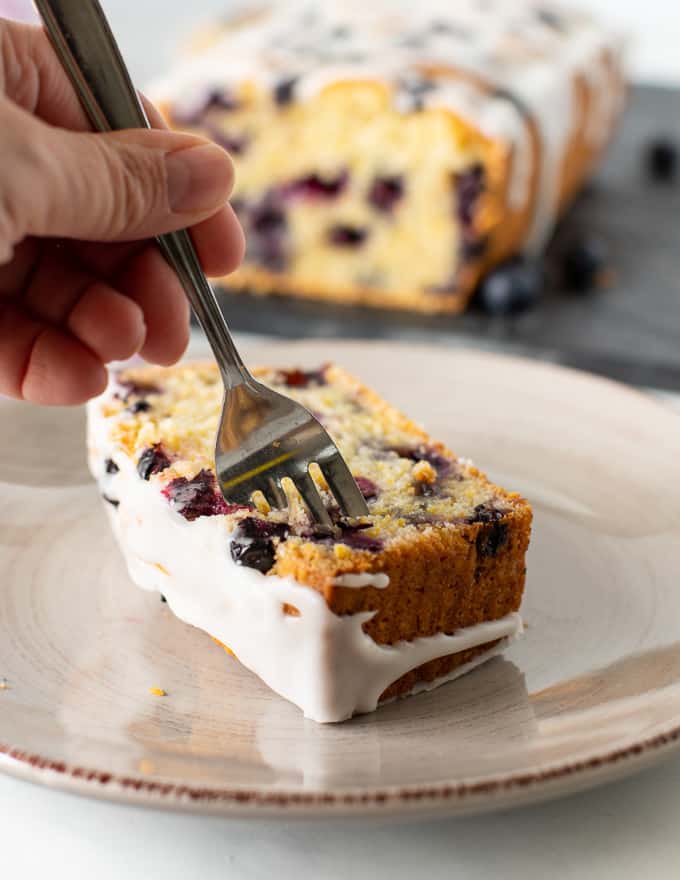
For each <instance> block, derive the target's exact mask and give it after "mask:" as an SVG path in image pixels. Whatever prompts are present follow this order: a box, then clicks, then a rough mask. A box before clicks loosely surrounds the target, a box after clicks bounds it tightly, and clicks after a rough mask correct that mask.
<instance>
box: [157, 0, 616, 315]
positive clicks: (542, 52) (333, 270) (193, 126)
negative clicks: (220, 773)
mask: <svg viewBox="0 0 680 880" xmlns="http://www.w3.org/2000/svg"><path fill="white" fill-rule="evenodd" d="M154 96H155V97H156V99H157V100H158V101H159V103H160V105H161V107H162V108H163V110H164V112H165V114H166V116H167V118H168V120H169V122H170V124H171V125H172V126H175V127H178V128H182V129H190V130H195V131H198V132H200V133H202V134H207V135H208V136H210V137H212V138H213V139H215V140H216V141H218V142H219V143H221V144H222V145H223V146H225V147H226V148H227V149H228V150H229V151H230V153H231V154H232V157H233V159H234V163H235V166H236V189H235V191H234V200H233V205H234V208H235V209H236V211H237V213H238V214H239V216H240V218H241V221H242V224H243V226H244V229H245V231H246V239H247V253H246V259H245V262H244V264H243V266H242V268H241V269H240V270H239V271H238V272H237V273H236V274H235V275H233V276H231V277H230V278H229V279H228V280H227V279H225V284H227V285H228V286H230V287H236V288H239V287H244V288H249V289H250V290H253V291H260V292H279V293H281V292H284V293H291V294H294V295H298V296H308V297H314V298H321V299H330V300H334V301H337V302H343V303H350V302H352V303H356V302H360V303H364V304H370V305H379V306H387V307H395V308H405V309H415V310H420V311H424V312H455V311H459V310H460V309H462V308H463V307H464V306H465V304H466V302H467V301H468V299H469V298H470V296H471V294H472V292H473V290H474V288H475V286H476V284H477V282H478V280H479V278H480V276H481V275H482V274H483V273H484V272H485V271H487V270H488V269H489V268H490V267H492V266H494V265H496V264H498V263H500V262H502V261H504V260H506V259H509V258H512V257H515V256H516V255H518V254H520V253H525V254H535V253H536V252H538V251H540V249H541V248H542V246H543V244H544V243H545V241H546V238H547V236H549V234H550V232H551V230H552V228H553V226H554V223H555V221H556V219H557V218H558V217H559V215H560V214H561V213H562V211H563V210H564V209H565V207H566V206H567V204H568V203H569V201H570V199H571V198H572V197H573V196H574V195H575V193H576V192H577V190H578V189H579V187H580V186H581V185H582V184H583V182H584V181H585V179H586V177H587V176H588V174H589V173H590V172H591V170H592V169H593V167H594V165H595V163H596V160H597V159H598V158H599V156H600V155H601V154H602V151H603V149H604V147H605V145H606V144H607V142H608V141H609V139H610V137H611V135H612V133H613V131H614V129H615V127H616V123H617V120H618V118H619V116H620V114H621V110H622V106H623V103H624V100H623V99H624V84H623V79H622V61H621V50H620V46H619V40H618V38H617V37H615V36H613V35H611V34H609V33H607V32H606V31H605V30H604V29H603V28H602V27H600V26H599V25H598V24H596V23H594V22H593V21H592V20H591V18H590V17H588V16H587V15H585V14H583V13H581V12H577V11H574V10H572V9H565V8H562V7H561V6H559V5H557V4H556V3H554V2H553V0H455V2H450V0H418V2H411V0H401V2H400V0H373V2H370V3H368V2H365V0H361V2H359V0H327V2H324V3H318V2H314V0H290V2H288V3H284V4H278V5H276V6H275V7H272V9H271V10H259V11H258V12H256V13H253V14H252V15H243V14H242V15H241V16H240V17H238V18H236V19H234V20H233V21H227V22H224V23H222V24H220V25H216V26H215V27H213V28H212V29H210V30H209V32H208V33H207V34H205V35H204V36H203V39H202V40H201V43H200V48H195V50H194V52H193V53H192V54H190V56H189V57H188V58H187V59H186V60H185V61H184V62H183V63H180V65H179V66H178V67H177V69H176V70H175V71H174V72H173V73H171V74H170V75H169V76H168V77H167V78H165V79H164V80H162V81H159V82H158V83H156V85H155V87H154Z"/></svg>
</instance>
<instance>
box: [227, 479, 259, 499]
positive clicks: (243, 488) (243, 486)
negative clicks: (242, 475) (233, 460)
mask: <svg viewBox="0 0 680 880" xmlns="http://www.w3.org/2000/svg"><path fill="white" fill-rule="evenodd" d="M254 491H255V490H254V488H253V486H252V484H251V483H248V482H247V481H245V480H244V481H243V482H242V483H236V484H235V485H234V486H229V488H228V489H227V492H226V493H225V497H226V499H227V501H228V502H229V503H230V504H250V496H251V495H252V494H253V492H254Z"/></svg>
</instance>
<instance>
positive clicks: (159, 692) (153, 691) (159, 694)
mask: <svg viewBox="0 0 680 880" xmlns="http://www.w3.org/2000/svg"><path fill="white" fill-rule="evenodd" d="M149 693H150V694H153V695H154V697H167V695H168V692H167V691H165V690H163V688H159V687H150V688H149Z"/></svg>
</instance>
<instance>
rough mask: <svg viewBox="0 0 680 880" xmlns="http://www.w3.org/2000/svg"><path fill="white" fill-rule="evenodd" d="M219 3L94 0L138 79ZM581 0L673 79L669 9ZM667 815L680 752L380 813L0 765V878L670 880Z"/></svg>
mask: <svg viewBox="0 0 680 880" xmlns="http://www.w3.org/2000/svg"><path fill="white" fill-rule="evenodd" d="M225 5H226V0H193V2H190V3H187V2H178V0H144V2H142V3H134V4H133V3H132V2H130V0H104V6H105V8H106V9H107V11H108V12H109V14H110V16H111V20H112V23H113V25H114V28H115V30H116V32H117V34H118V36H119V38H120V40H121V42H122V44H123V48H124V51H125V53H126V55H127V57H128V59H129V61H130V65H131V67H132V69H133V72H134V74H135V77H136V79H137V81H138V82H140V83H142V82H144V81H145V80H146V79H148V77H149V76H152V75H153V74H154V73H155V72H156V71H157V70H159V69H162V66H163V65H164V64H166V63H167V60H168V58H169V57H170V53H171V48H172V46H173V45H174V43H175V42H176V39H177V37H178V35H179V34H181V33H182V32H183V31H184V30H185V29H186V27H187V25H188V24H189V23H190V22H191V21H192V20H193V19H194V17H195V16H196V14H197V12H199V13H201V12H205V14H206V15H209V14H210V13H211V12H214V11H221V10H223V9H224V8H225ZM591 5H592V6H593V7H598V6H601V7H603V9H604V10H605V11H608V12H610V13H613V14H615V16H616V18H617V20H618V21H619V23H621V24H624V25H627V26H629V27H630V26H632V29H633V30H634V31H635V33H636V34H637V36H638V45H637V48H636V49H635V50H634V52H633V63H634V69H635V71H636V72H637V74H638V75H639V77H640V78H642V79H646V80H648V81H656V82H659V81H666V82H669V81H675V82H679V81H680V61H679V60H678V59H680V55H679V54H678V53H677V44H678V42H679V41H680V24H679V23H680V18H678V17H677V16H669V15H668V14H664V13H665V12H666V10H669V9H670V6H669V4H668V3H667V0H647V2H646V3H644V4H642V3H640V2H639V0H592V3H591ZM133 10H134V11H133ZM669 17H671V18H672V19H674V20H675V21H669ZM159 21H160V22H162V23H163V24H162V27H159V26H158V22H159ZM678 827H680V757H678V758H675V759H672V760H670V761H667V762H666V763H664V764H662V765H661V766H659V767H657V768H655V769H652V770H649V771H647V772H645V773H643V774H640V775H638V776H636V777H633V778H631V779H629V780H626V781H624V782H620V783H617V784H615V785H609V786H606V787H604V788H600V789H596V790H594V791H591V792H589V793H585V794H582V795H575V796H572V797H569V798H566V799H563V800H561V801H557V802H553V803H549V804H543V805H538V806H536V807H531V808H525V809H521V810H516V811H513V812H507V813H500V814H494V815H490V816H481V817H473V818H467V819H457V820H453V821H438V822H427V823H417V824H416V823H414V824H409V825H385V826H377V825H367V824H366V823H363V824H361V825H358V824H357V825H352V824H343V825H341V824H330V825H320V824H317V825H309V824H291V823H290V822H287V823H281V824H276V823H262V822H252V823H249V824H245V823H243V822H239V823H234V822H227V821H224V820H220V819H212V818H202V817H193V816H192V817H189V816H182V815H178V814H169V813H157V812H152V811H147V810H142V809H133V808H129V807H121V806H118V805H114V804H108V803H104V802H97V801H90V800H87V799H84V798H80V797H77V796H75V795H68V794H64V793H61V792H58V791H51V790H48V789H43V788H40V787H37V786H34V785H30V784H28V783H25V782H19V781H17V780H14V779H11V778H8V777H2V776H0V877H2V878H5V877H6V878H8V880H9V878H20V880H32V878H38V877H40V878H43V877H49V878H50V880H62V878H64V880H66V878H69V880H73V878H78V880H80V878H89V877H96V878H97V880H113V878H116V880H119V878H129V880H136V878H145V880H146V878H156V877H159V878H163V880H175V878H177V880H180V878H181V880H193V878H200V880H213V878H225V877H228V878H253V880H256V878H267V880H269V878H272V877H275V878H276V880H288V878H291V880H292V878H295V880H299V878H314V880H335V878H343V880H346V878H349V877H352V878H354V880H363V878H371V880H382V878H390V880H402V878H404V880H406V878H409V880H411V878H413V877H414V876H415V877H418V876H426V877H427V878H428V880H439V878H452V877H464V878H469V880H477V878H479V880H482V878H484V880H487V878H494V880H495V878H502V880H513V878H520V877H521V878H522V880H532V878H537V880H538V878H540V880H543V878H545V877H548V876H552V877H556V878H560V880H562V878H565V880H569V878H578V880H583V878H590V877H597V878H598V880H608V878H612V880H614V878H615V880H632V878H635V880H638V878H639V877H640V876H645V877H649V878H652V880H666V878H669V880H670V878H674V880H677V878H678V877H679V876H680V835H678V831H677V829H678Z"/></svg>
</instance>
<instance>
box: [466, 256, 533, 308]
mask: <svg viewBox="0 0 680 880" xmlns="http://www.w3.org/2000/svg"><path fill="white" fill-rule="evenodd" d="M542 290H543V270H542V267H541V266H540V265H539V264H538V263H535V262H529V261H527V260H520V259H514V260H510V261H508V262H507V263H503V264H501V265H500V266H498V267H496V269H494V270H493V271H492V272H490V273H489V274H488V275H487V276H486V277H485V278H484V279H483V280H482V283H481V284H480V286H479V290H478V292H477V301H478V303H479V305H480V306H481V307H482V309H483V310H484V311H485V312H486V313H487V314H489V315H512V314H518V313H520V312H524V311H526V310H527V309H529V308H531V307H532V306H534V305H536V303H537V302H538V300H539V299H540V296H541V292H542Z"/></svg>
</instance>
